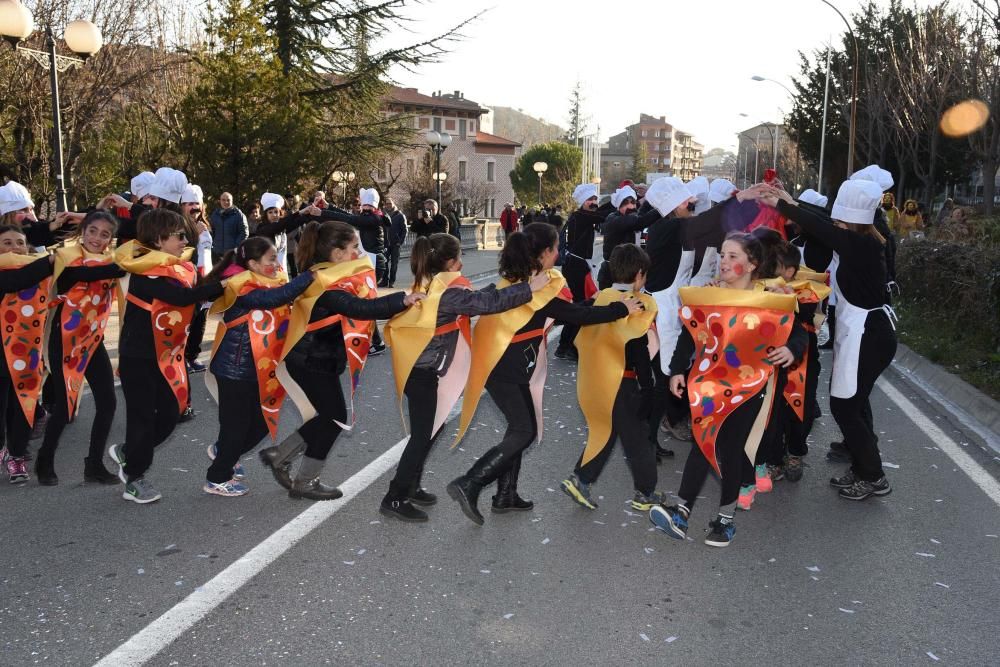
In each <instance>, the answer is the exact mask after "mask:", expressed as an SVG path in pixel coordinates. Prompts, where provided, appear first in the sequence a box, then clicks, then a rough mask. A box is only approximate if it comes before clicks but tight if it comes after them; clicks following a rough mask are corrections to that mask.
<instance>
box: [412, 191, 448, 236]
mask: <svg viewBox="0 0 1000 667" xmlns="http://www.w3.org/2000/svg"><path fill="white" fill-rule="evenodd" d="M410 230H411V231H412V232H413V233H414V234H416V235H417V236H430V235H431V234H447V233H448V219H447V218H445V217H444V216H443V215H441V214H440V213H438V205H437V202H436V201H434V200H433V199H428V200H426V201H425V202H424V207H423V208H422V209H420V210H419V211H418V212H417V218H416V219H415V220H413V221H412V222H411V223H410Z"/></svg>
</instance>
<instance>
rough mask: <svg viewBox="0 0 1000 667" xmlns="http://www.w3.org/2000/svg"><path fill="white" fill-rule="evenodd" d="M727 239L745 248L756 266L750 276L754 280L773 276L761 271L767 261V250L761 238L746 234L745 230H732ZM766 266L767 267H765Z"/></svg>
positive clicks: (748, 256) (748, 257)
mask: <svg viewBox="0 0 1000 667" xmlns="http://www.w3.org/2000/svg"><path fill="white" fill-rule="evenodd" d="M726 240H727V241H732V242H733V243H736V244H738V245H739V246H740V248H742V249H743V252H745V253H746V256H747V259H749V260H750V261H751V262H752V263H753V264H754V266H756V267H757V268H756V269H754V271H753V273H752V274H750V277H751V278H752V279H754V280H758V279H760V278H770V277H771V276H765V275H763V274H762V273H761V268H762V267H764V264H765V263H766V261H767V251H766V250H765V249H764V244H763V243H761V242H760V239H758V238H755V237H754V236H753V235H752V234H745V233H743V232H732V233H730V234H728V235H727V236H726ZM764 268H766V267H764Z"/></svg>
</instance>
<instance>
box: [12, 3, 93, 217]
mask: <svg viewBox="0 0 1000 667" xmlns="http://www.w3.org/2000/svg"><path fill="white" fill-rule="evenodd" d="M34 29H35V19H34V17H32V15H31V12H30V11H29V10H28V8H27V7H25V6H24V5H22V4H21V3H20V2H19V1H18V0H0V36H2V37H3V38H4V39H5V40H7V41H8V42H10V43H11V44H12V45H13V47H14V51H15V52H17V53H20V54H21V55H23V56H25V57H26V58H31V59H32V60H34V61H35V62H36V63H38V64H39V65H41V66H42V67H48V68H49V83H50V84H51V87H52V154H53V155H52V157H53V165H52V166H53V169H54V171H55V179H56V211H57V212H60V213H61V212H63V211H65V210H66V188H65V186H64V185H65V184H64V180H65V179H64V174H63V156H62V119H61V116H60V113H59V72H65V71H66V70H67V69H69V68H70V67H73V66H75V65H80V64H82V63H83V62H84V61H85V60H86V59H87V58H89V57H90V56H92V55H94V54H95V53H97V52H98V51H100V50H101V47H102V46H103V45H104V39H103V37H102V36H101V31H100V30H99V29H98V28H97V26H96V25H94V24H93V23H91V22H90V21H82V20H81V21H70V22H69V23H68V24H66V28H65V30H64V31H63V39H64V40H65V42H66V46H67V47H69V49H70V50H71V51H73V52H74V53H76V54H79V55H80V56H82V58H74V57H72V56H60V55H57V54H56V38H55V34H54V33H53V31H52V26H51V25H49V26H46V27H45V48H46V50H45V51H39V50H37V49H29V48H27V47H24V46H21V44H20V43H21V42H22V41H23V40H25V39H27V38H28V37H30V36H31V33H32V32H33V31H34Z"/></svg>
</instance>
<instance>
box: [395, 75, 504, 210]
mask: <svg viewBox="0 0 1000 667" xmlns="http://www.w3.org/2000/svg"><path fill="white" fill-rule="evenodd" d="M384 107H385V112H386V113H387V114H390V115H395V114H405V115H408V116H413V124H414V127H413V134H414V137H413V143H414V146H413V147H411V148H409V149H406V150H404V151H402V152H401V153H400V154H399V155H398V156H396V158H394V159H393V160H392V161H391V162H390V163H389V164H388V165H386V167H385V168H384V169H381V170H380V171H379V173H378V177H379V178H378V180H379V181H380V183H381V184H382V185H383V186H390V187H389V188H388V190H389V195H390V196H391V197H392V198H393V199H395V201H396V202H397V204H400V205H402V202H407V201H408V200H409V196H410V193H409V191H408V189H407V187H406V185H407V180H408V177H411V176H412V175H413V174H414V173H415V172H416V171H417V170H419V169H421V168H422V167H423V164H424V160H425V157H426V156H427V155H428V153H430V154H431V155H433V153H432V152H431V150H430V147H428V146H427V144H426V142H425V140H424V134H426V133H427V132H429V131H431V130H434V131H437V132H446V133H448V134H450V135H451V137H452V141H451V145H450V146H448V148H447V149H446V150H445V151H444V153H442V155H441V171H442V172H444V173H445V174H446V175H447V179H446V182H447V183H448V184H450V187H451V190H452V193H453V199H454V200H455V201H458V202H459V205H460V208H461V210H462V214H463V215H475V216H476V217H480V218H491V219H492V218H497V217H499V215H500V211H502V210H503V205H504V203H506V202H512V201H514V190H513V187H512V186H511V183H510V172H511V170H513V168H514V162H515V160H516V159H517V156H518V155H520V152H521V144H520V143H518V142H516V141H511V140H510V139H505V138H504V137H499V136H496V135H494V134H492V132H491V131H492V129H493V127H492V115H491V114H489V113H488V112H489V110H488V109H486V108H484V107H482V106H481V105H480V104H478V103H476V102H473V101H472V100H467V99H465V97H464V96H463V95H462V92H461V91H455V92H454V93H450V94H442V93H440V92H436V93H434V94H432V95H424V94H423V93H420V92H418V91H417V89H416V88H399V87H393V88H392V89H391V91H390V92H389V94H388V96H387V97H386V100H385V102H384ZM390 181H392V182H391V185H390ZM406 213H407V215H410V214H411V212H410V211H406Z"/></svg>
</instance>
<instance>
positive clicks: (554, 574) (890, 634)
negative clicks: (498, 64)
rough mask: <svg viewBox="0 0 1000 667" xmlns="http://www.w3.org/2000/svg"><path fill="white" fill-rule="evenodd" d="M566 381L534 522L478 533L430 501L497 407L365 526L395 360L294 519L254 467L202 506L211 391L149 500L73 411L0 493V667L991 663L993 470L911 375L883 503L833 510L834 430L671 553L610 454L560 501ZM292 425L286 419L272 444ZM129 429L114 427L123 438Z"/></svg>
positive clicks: (576, 429) (162, 456)
mask: <svg viewBox="0 0 1000 667" xmlns="http://www.w3.org/2000/svg"><path fill="white" fill-rule="evenodd" d="M827 361H828V358H827ZM574 371H575V366H574V365H573V364H570V363H567V362H563V361H559V360H553V361H552V364H551V366H550V376H549V382H548V388H547V389H548V393H547V396H546V409H545V418H546V420H545V438H544V441H543V442H542V443H541V444H540V445H536V446H534V447H533V448H532V449H531V450H529V455H528V456H527V457H526V459H525V463H524V470H523V472H522V482H521V489H522V493H523V495H525V496H526V497H529V498H531V499H533V500H535V501H536V508H535V510H534V511H533V512H530V513H525V514H518V515H510V514H508V515H503V516H497V515H490V514H488V513H487V515H486V516H487V522H486V525H485V526H483V527H481V528H480V527H477V526H475V525H473V524H472V523H470V522H469V521H468V520H467V519H466V518H465V517H464V516H463V515H462V514H461V513H460V511H459V510H458V508H457V506H456V505H455V504H454V503H453V502H452V501H451V500H450V499H449V498H447V496H446V495H445V493H444V486H445V484H446V483H447V482H448V481H449V480H451V479H452V478H453V477H455V476H457V475H458V474H460V473H462V472H464V470H465V469H466V468H467V467H468V466H469V465H470V464H471V463H472V462H473V461H474V460H475V457H476V456H477V455H479V454H481V453H482V452H483V451H485V449H487V448H488V447H489V446H491V445H493V444H495V443H496V442H497V441H498V439H499V433H500V431H501V430H502V428H503V423H502V419H501V417H500V415H499V413H498V411H497V410H496V409H495V407H494V406H493V405H492V403H491V402H490V400H489V399H488V398H487V399H484V401H483V402H482V404H481V405H480V409H479V413H478V415H477V418H476V419H475V422H474V424H473V430H472V431H471V432H470V433H469V435H468V437H467V438H466V439H465V441H464V442H463V445H462V447H461V448H459V449H456V450H452V451H449V449H448V448H447V446H446V445H447V443H448V439H447V438H444V437H442V439H441V442H440V443H439V444H438V446H437V448H436V449H435V451H434V452H433V454H432V457H431V459H430V462H429V464H428V470H427V474H426V476H425V486H427V487H428V488H429V489H430V490H431V491H433V492H435V493H438V494H439V495H440V496H441V501H440V502H439V504H438V505H437V506H436V507H433V508H431V521H430V522H429V523H427V524H422V525H411V524H403V523H400V522H395V521H392V520H390V519H387V518H386V517H383V516H381V515H380V514H379V513H378V511H377V508H378V502H379V500H380V499H381V497H382V495H383V494H384V492H385V490H386V487H387V484H388V476H387V475H385V474H381V475H379V473H380V472H381V471H384V470H386V469H390V468H391V466H390V465H389V464H391V463H392V458H391V454H390V456H389V457H383V456H382V455H383V454H384V453H385V452H387V451H389V450H390V449H392V448H393V447H394V446H396V445H397V443H398V442H400V439H401V438H402V427H401V424H400V421H399V419H398V416H397V415H398V412H397V410H396V406H395V399H394V397H393V395H392V384H391V377H390V359H389V358H388V356H382V357H378V358H374V359H372V360H371V361H370V362H369V366H368V368H367V369H366V371H365V377H364V380H363V390H362V395H361V403H362V407H361V411H360V413H359V425H358V427H357V429H356V432H355V433H354V434H352V435H350V436H349V437H342V438H341V439H340V441H339V442H338V443H337V445H336V447H335V449H334V451H333V453H332V454H331V456H330V459H329V463H328V466H327V470H326V473H325V475H324V480H325V481H327V482H334V483H342V482H344V481H345V480H350V482H349V483H348V484H347V485H345V490H350V491H351V493H348V495H349V496H351V498H350V499H349V500H347V501H346V502H345V501H337V502H336V503H324V504H313V503H308V502H304V501H295V500H291V499H289V498H288V497H287V495H286V494H285V493H284V492H283V491H282V490H281V489H280V488H279V487H278V486H277V485H276V484H274V483H273V481H272V480H271V478H270V475H269V474H268V473H267V472H266V471H265V470H264V469H263V468H262V467H261V466H260V465H259V464H257V462H256V461H255V460H254V459H253V458H252V456H251V457H248V461H247V462H246V463H247V470H248V473H249V478H248V484H249V486H250V488H251V492H250V493H249V494H248V495H247V496H245V497H243V498H234V499H229V498H219V497H215V496H207V495H205V494H203V493H202V492H201V490H200V488H201V484H202V483H203V481H204V471H205V469H206V468H207V466H208V459H207V457H206V455H205V448H206V447H207V446H208V445H209V444H210V443H211V442H212V441H213V438H214V436H215V435H216V430H217V421H216V413H215V409H214V405H213V404H212V403H211V399H210V398H209V397H208V394H207V392H206V391H205V390H204V386H203V383H202V382H201V380H200V379H198V380H196V382H195V399H196V402H195V404H196V409H197V410H198V412H199V414H198V417H197V418H196V419H195V420H194V421H193V422H191V423H188V424H184V425H181V426H180V427H179V428H178V430H177V432H176V433H175V435H174V437H173V439H172V440H171V441H170V442H169V443H167V444H165V445H164V446H163V447H161V448H160V449H159V450H158V451H157V454H156V461H155V463H154V466H153V469H152V471H151V473H150V479H151V480H152V481H153V482H154V483H155V485H156V486H157V488H158V489H159V490H160V491H161V492H162V493H163V500H162V501H160V502H158V503H154V504H152V505H149V506H137V505H134V504H132V503H128V502H125V501H124V500H122V499H121V487H119V486H115V487H100V486H96V485H84V484H83V482H82V478H83V471H82V458H83V456H84V455H85V450H86V443H85V438H86V437H87V434H88V432H89V426H90V415H91V409H92V405H91V403H90V401H89V400H85V402H84V405H83V409H82V413H81V415H80V418H79V419H78V420H77V422H76V423H74V424H73V425H71V426H70V427H69V428H68V429H67V431H66V435H65V436H64V438H63V440H64V442H63V446H62V449H61V450H60V451H59V454H58V457H57V461H56V467H57V470H58V472H59V474H60V479H61V483H60V485H59V486H58V487H54V488H45V487H40V486H38V484H37V482H35V481H34V480H32V481H31V482H30V483H28V484H27V485H23V486H20V487H10V486H8V485H7V484H6V483H4V484H3V486H2V487H0V507H2V508H3V511H4V518H5V529H4V532H5V535H4V539H3V550H2V554H3V556H2V558H0V568H2V570H0V571H2V574H0V665H30V664H50V665H88V664H93V663H96V662H98V661H99V660H100V659H102V658H105V657H107V656H109V657H107V659H106V660H105V662H104V663H102V664H106V665H123V664H142V663H146V664H150V665H158V666H159V665H163V666H166V665H208V664H236V665H271V664H287V665H319V664H336V665H346V664H359V665H401V664H406V665H430V664H433V665H471V664H490V665H493V664H503V665H567V664H572V665H617V664H669V665H674V664H676V665H709V664H713V665H715V664H736V663H740V664H747V663H769V664H782V665H784V664H787V665H802V664H814V665H832V664H851V665H855V664H857V665H861V664H906V665H910V664H933V663H936V662H941V663H948V664H955V665H986V664H997V663H998V662H1000V638H998V636H997V628H998V627H1000V611H998V610H1000V538H998V535H1000V513H998V511H997V504H998V503H1000V493H998V492H997V489H998V488H1000V487H997V486H996V485H997V482H996V478H997V477H998V476H1000V475H998V472H1000V463H998V461H1000V459H997V458H995V457H996V456H997V454H996V452H993V451H991V450H987V449H986V448H984V447H982V446H980V444H978V443H977V441H976V440H975V439H973V437H972V436H970V435H967V434H966V433H965V432H964V431H963V430H962V428H961V425H955V424H954V423H953V422H952V421H951V420H950V419H948V418H947V417H946V416H945V415H944V414H942V413H940V412H939V411H938V410H937V409H936V407H935V406H934V405H932V404H929V403H927V402H926V401H925V399H924V398H923V397H922V396H921V395H920V394H919V393H917V391H916V390H915V389H912V388H910V387H909V386H908V385H906V384H905V383H904V382H903V381H902V380H900V379H898V378H896V377H895V376H893V375H892V374H891V373H890V374H889V375H887V377H886V378H884V382H887V384H888V388H887V389H884V388H880V389H879V390H877V391H876V393H875V395H874V411H875V415H876V423H877V426H878V428H879V430H880V432H881V433H882V436H881V438H882V451H883V457H884V460H885V461H886V462H888V463H890V464H892V465H891V470H889V472H890V476H891V481H892V484H893V487H894V491H893V493H892V494H891V495H889V496H887V497H885V498H881V499H874V500H869V501H867V502H864V503H852V502H848V501H843V500H840V499H838V498H837V497H836V494H835V492H834V491H833V490H832V489H831V488H830V487H829V486H828V484H827V479H828V478H829V477H830V475H831V474H833V473H839V472H840V470H841V466H833V465H830V464H828V463H826V461H825V460H824V454H825V451H826V445H827V443H828V442H829V441H830V440H831V439H836V436H837V435H838V433H837V430H836V426H835V425H834V424H833V422H832V419H830V418H829V417H828V416H824V417H823V418H822V419H821V420H820V421H819V422H818V423H817V424H816V428H815V429H814V431H813V437H812V440H811V441H812V443H813V449H812V451H811V453H810V455H809V457H808V462H809V467H808V468H807V469H806V474H805V477H804V478H803V480H802V481H801V482H798V483H795V484H792V483H787V482H779V483H778V484H777V485H776V490H775V492H774V493H772V494H770V495H765V496H759V497H758V501H757V503H756V504H755V506H754V508H753V510H752V511H751V512H750V513H748V514H742V513H741V514H740V515H739V516H737V524H736V525H737V532H736V537H735V541H734V543H733V544H732V545H731V546H730V547H729V548H728V549H713V548H710V547H706V546H705V545H704V544H702V543H701V541H700V538H701V537H702V536H703V535H704V532H703V530H704V529H705V528H706V527H707V523H708V521H709V520H710V519H711V518H713V516H714V510H715V508H716V499H717V485H716V483H715V482H714V481H710V482H709V483H708V484H707V485H706V488H705V492H704V493H705V495H706V496H707V498H706V499H705V500H704V501H703V502H702V503H701V504H699V505H698V506H696V508H695V510H694V514H693V516H692V523H691V526H692V528H691V531H690V533H689V535H690V536H691V537H693V538H695V539H694V540H688V541H686V542H678V541H674V540H671V539H669V538H667V537H665V536H664V535H662V534H660V533H658V532H656V531H654V530H652V527H651V524H650V523H649V521H648V519H647V517H646V516H645V515H642V514H639V513H635V512H631V511H630V510H629V509H628V507H627V501H628V500H629V499H630V497H631V488H632V487H631V483H630V479H629V475H628V472H627V469H626V466H625V462H624V461H623V460H622V458H621V456H620V455H616V456H615V457H614V458H613V460H612V462H611V463H609V465H608V467H607V469H606V471H605V474H604V476H603V477H602V479H601V480H600V482H599V484H598V485H597V487H596V490H597V492H598V494H599V503H600V508H599V509H598V510H596V511H587V510H584V509H582V508H580V507H578V506H576V505H574V504H573V503H572V502H571V501H570V500H569V498H567V497H566V496H565V495H563V494H562V493H561V492H559V491H558V485H559V481H560V480H561V479H563V478H564V477H565V475H566V474H567V473H569V472H570V470H571V467H572V465H573V463H574V462H575V460H576V458H577V456H578V455H579V453H580V450H581V447H582V446H583V442H584V433H585V428H584V422H583V419H582V416H581V414H580V411H579V408H578V407H577V405H576V400H575V376H574ZM886 391H889V392H890V394H892V396H896V398H897V400H898V397H899V395H900V394H901V395H902V396H905V397H906V398H905V399H904V403H905V402H906V399H908V400H909V401H911V402H912V403H913V405H914V406H915V409H916V412H914V413H913V414H907V413H906V412H904V411H903V409H902V408H901V406H900V405H899V404H898V403H896V402H894V401H893V400H891V398H890V397H889V395H887V394H886V393H885V392H886ZM820 400H821V405H823V406H824V408H825V406H826V404H827V400H826V396H825V395H824V396H822V397H821V399H820ZM120 406H121V404H120ZM119 409H120V410H123V407H120V408H119ZM298 422H299V419H298V415H297V414H296V413H295V410H294V407H292V406H291V405H290V404H289V406H288V408H287V420H286V421H284V422H283V424H282V429H281V430H282V434H284V433H287V432H288V431H289V430H290V429H292V428H294V427H295V426H296V425H297V424H298ZM921 425H922V426H923V429H922V428H921ZM451 426H452V427H454V423H452V425H451ZM935 428H937V429H940V431H941V432H943V433H942V434H937V432H936V431H934V429H935ZM924 429H930V430H931V432H932V434H934V437H933V438H932V437H930V436H928V434H927V433H926V432H925V430H924ZM123 433H124V422H123V420H119V421H118V422H117V423H116V425H115V429H114V431H113V433H112V442H116V441H120V439H121V438H122V437H123ZM949 439H950V440H953V443H952V444H950V445H949V442H948V441H949ZM674 445H675V446H679V447H680V448H679V449H678V456H677V458H676V459H674V460H673V461H668V462H666V463H665V464H663V465H662V466H660V468H659V472H660V484H659V487H660V488H662V489H664V490H666V491H670V492H674V491H676V490H677V486H678V484H679V480H680V470H681V469H682V467H683V461H684V457H685V456H686V455H687V451H686V447H683V446H680V445H679V443H674ZM953 449H954V450H959V451H958V454H954V455H955V456H957V457H958V459H959V460H960V461H961V462H962V465H961V466H960V465H959V464H958V463H956V462H955V460H954V459H953V458H952V456H949V452H951V450H953ZM396 452H397V453H396V456H398V446H397V447H396ZM963 456H964V458H963ZM380 457H382V458H380ZM373 461H374V462H375V463H374V464H373V463H372V462H373ZM897 466H898V467H897ZM967 471H971V473H972V475H971V476H970V473H969V472H967ZM973 477H976V479H977V480H978V483H977V482H976V481H974V480H973ZM988 492H990V493H993V497H992V498H991V497H990V495H988ZM489 495H490V494H488V493H487V494H484V498H483V499H482V501H481V503H480V505H481V506H482V507H483V508H484V509H485V508H486V507H488V503H489ZM303 513H304V514H303ZM276 531H280V532H278V533H277V535H275V536H274V537H271V539H268V538H269V536H272V534H275V533H276ZM137 633H142V634H139V635H137ZM130 639H131V641H130Z"/></svg>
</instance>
